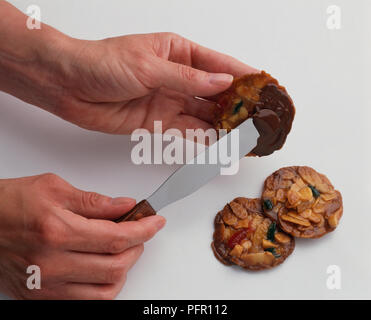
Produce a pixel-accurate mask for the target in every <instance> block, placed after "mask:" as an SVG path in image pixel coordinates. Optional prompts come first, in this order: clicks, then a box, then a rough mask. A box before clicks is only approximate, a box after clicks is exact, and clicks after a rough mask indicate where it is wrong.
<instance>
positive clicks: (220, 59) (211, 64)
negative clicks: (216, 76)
mask: <svg viewBox="0 0 371 320" xmlns="http://www.w3.org/2000/svg"><path fill="white" fill-rule="evenodd" d="M168 50H169V52H168V57H169V60H170V61H173V62H176V63H182V64H187V65H189V66H191V67H193V68H195V69H199V70H203V71H206V72H212V73H228V74H231V75H233V76H235V77H239V76H242V75H244V74H249V73H257V72H260V71H259V70H258V69H256V68H253V67H251V66H249V65H247V64H245V63H243V62H241V61H239V60H237V59H235V58H233V57H231V56H229V55H227V54H223V53H220V52H217V51H215V50H212V49H209V48H206V47H204V46H201V45H199V44H197V43H195V42H193V41H190V40H188V39H185V38H183V37H181V36H178V35H175V34H170V36H169V46H168Z"/></svg>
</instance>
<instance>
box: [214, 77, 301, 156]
mask: <svg viewBox="0 0 371 320" xmlns="http://www.w3.org/2000/svg"><path fill="white" fill-rule="evenodd" d="M218 106H219V112H218V113H217V114H216V117H215V121H214V125H215V129H226V130H227V131H229V130H231V129H233V128H235V127H237V126H238V125H240V124H241V123H242V122H243V121H245V120H246V119H248V118H253V122H254V125H255V127H256V128H257V130H258V132H259V133H260V137H259V139H258V144H257V146H256V147H255V149H254V150H252V152H251V153H250V154H249V155H257V156H265V155H269V154H271V153H273V152H274V151H275V150H278V149H281V147H282V146H283V144H284V143H285V141H286V137H287V135H288V134H289V132H290V130H291V125H292V121H293V120H294V116H295V107H294V104H293V102H292V100H291V98H290V96H289V95H288V94H287V92H286V89H285V88H284V87H283V86H281V85H279V83H278V81H277V80H276V79H274V78H272V77H271V76H270V75H269V74H268V73H265V72H264V71H262V72H261V73H256V74H248V75H245V76H242V77H240V78H236V79H234V81H233V83H232V85H231V87H230V88H229V89H228V90H226V91H225V92H223V93H222V94H221V95H220V97H219V99H218Z"/></svg>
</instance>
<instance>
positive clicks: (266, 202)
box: [263, 199, 273, 210]
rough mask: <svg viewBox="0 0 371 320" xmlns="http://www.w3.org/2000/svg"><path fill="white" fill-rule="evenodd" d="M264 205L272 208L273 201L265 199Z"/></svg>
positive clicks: (266, 207) (268, 208)
mask: <svg viewBox="0 0 371 320" xmlns="http://www.w3.org/2000/svg"><path fill="white" fill-rule="evenodd" d="M263 206H264V208H265V209H267V210H272V209H273V203H272V201H270V200H269V199H265V200H263Z"/></svg>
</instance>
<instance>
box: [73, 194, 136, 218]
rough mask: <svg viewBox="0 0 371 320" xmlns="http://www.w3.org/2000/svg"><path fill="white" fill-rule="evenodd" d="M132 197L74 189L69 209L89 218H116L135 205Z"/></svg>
mask: <svg viewBox="0 0 371 320" xmlns="http://www.w3.org/2000/svg"><path fill="white" fill-rule="evenodd" d="M135 203H136V201H135V199H132V198H124V197H120V198H110V197H107V196H104V195H101V194H99V193H96V192H86V191H82V190H79V189H75V190H74V191H73V193H72V196H71V198H70V201H69V208H68V209H69V210H70V211H72V212H74V213H76V214H79V215H81V216H84V217H86V218H90V219H116V218H119V217H121V216H122V215H123V214H124V213H126V212H128V211H129V210H131V209H132V208H134V206H135Z"/></svg>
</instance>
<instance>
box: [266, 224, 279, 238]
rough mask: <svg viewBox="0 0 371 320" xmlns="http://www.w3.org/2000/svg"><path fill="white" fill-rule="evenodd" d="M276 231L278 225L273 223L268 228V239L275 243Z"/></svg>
mask: <svg viewBox="0 0 371 320" xmlns="http://www.w3.org/2000/svg"><path fill="white" fill-rule="evenodd" d="M276 229H277V225H276V223H275V222H272V223H271V224H270V225H269V227H268V231H267V239H268V240H269V241H272V242H274V234H275V233H276Z"/></svg>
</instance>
